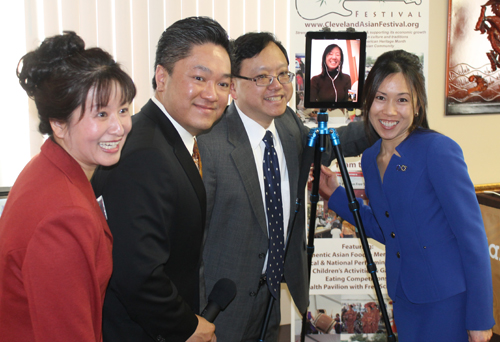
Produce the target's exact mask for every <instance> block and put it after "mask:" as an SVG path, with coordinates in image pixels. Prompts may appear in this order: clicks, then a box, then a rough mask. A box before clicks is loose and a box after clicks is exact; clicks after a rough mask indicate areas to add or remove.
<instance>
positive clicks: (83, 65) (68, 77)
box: [16, 31, 136, 135]
mask: <svg viewBox="0 0 500 342" xmlns="http://www.w3.org/2000/svg"><path fill="white" fill-rule="evenodd" d="M16 73H17V77H18V78H19V84H20V85H21V87H23V89H24V90H25V91H26V93H27V94H28V96H29V97H30V98H32V99H33V100H34V101H35V104H36V107H37V110H38V117H39V118H40V125H39V130H40V132H41V133H42V134H49V135H52V128H51V126H50V120H56V121H60V122H68V121H69V119H70V116H71V114H72V113H73V112H74V111H75V110H76V109H77V108H79V107H80V108H81V114H80V118H81V116H82V115H83V113H84V112H85V104H86V100H87V96H88V94H89V92H90V91H92V92H93V98H92V104H93V106H97V108H100V107H103V106H106V105H107V104H108V102H109V99H110V96H111V95H112V92H113V91H114V89H115V88H114V85H115V84H116V85H119V87H120V89H121V104H125V103H131V102H132V100H133V99H134V97H135V94H136V88H135V85H134V82H133V81H132V79H131V78H130V76H128V75H127V73H125V72H124V71H123V70H122V69H121V68H120V65H119V64H118V63H116V62H115V61H114V60H113V57H112V56H111V55H110V54H109V53H107V52H106V51H104V50H102V49H100V48H91V49H85V43H84V41H83V40H82V38H80V37H79V36H78V35H77V34H76V33H75V32H71V31H68V32H64V34H62V35H57V36H53V37H49V38H46V39H45V40H44V41H43V42H42V44H41V45H40V46H39V47H38V48H37V49H36V50H34V51H31V52H28V53H27V54H26V55H24V56H23V57H22V58H21V60H20V61H19V64H18V66H17V70H16Z"/></svg>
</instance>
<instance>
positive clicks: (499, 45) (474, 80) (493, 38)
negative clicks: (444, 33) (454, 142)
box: [446, 0, 500, 115]
mask: <svg viewBox="0 0 500 342" xmlns="http://www.w3.org/2000/svg"><path fill="white" fill-rule="evenodd" d="M446 73H447V75H446V114H447V115H457V114H489V113H500V80H499V78H500V0H449V9H448V45H447V65H446Z"/></svg>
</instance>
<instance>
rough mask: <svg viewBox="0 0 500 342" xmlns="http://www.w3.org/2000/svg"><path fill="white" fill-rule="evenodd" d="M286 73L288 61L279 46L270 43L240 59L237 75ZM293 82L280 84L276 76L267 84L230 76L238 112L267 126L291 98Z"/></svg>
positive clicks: (252, 76) (280, 112)
mask: <svg viewBox="0 0 500 342" xmlns="http://www.w3.org/2000/svg"><path fill="white" fill-rule="evenodd" d="M286 72H288V63H287V60H286V57H285V55H284V54H283V52H282V51H281V50H280V48H279V47H278V46H277V45H276V44H274V43H272V42H271V43H269V44H268V45H267V46H266V47H265V48H264V49H263V50H262V51H261V52H260V53H259V54H258V55H256V56H255V57H252V58H247V59H245V60H243V61H242V62H241V68H240V73H239V74H240V75H241V76H244V77H249V78H254V77H258V76H262V75H269V76H278V75H279V74H281V73H286ZM292 92H293V84H292V83H288V84H281V83H280V82H278V80H277V79H276V78H274V80H273V83H271V84H270V85H268V86H267V87H258V86H257V85H256V84H255V82H253V81H249V80H243V79H239V78H233V81H232V83H231V96H232V97H233V98H234V99H235V102H236V104H237V105H238V107H239V108H240V109H241V111H242V112H243V113H244V114H245V115H247V116H248V117H249V118H251V119H253V120H254V121H256V122H257V123H259V124H260V125H261V126H262V127H264V128H267V127H269V125H270V124H271V122H272V120H273V119H274V118H275V117H278V116H280V115H282V114H283V113H284V112H285V110H286V105H287V103H288V101H289V100H290V98H291V97H292Z"/></svg>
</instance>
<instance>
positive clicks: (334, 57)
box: [325, 47, 341, 70]
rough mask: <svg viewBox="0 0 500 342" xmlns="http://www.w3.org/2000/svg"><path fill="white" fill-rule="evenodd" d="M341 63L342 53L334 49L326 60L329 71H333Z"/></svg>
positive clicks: (336, 48) (338, 49)
mask: <svg viewBox="0 0 500 342" xmlns="http://www.w3.org/2000/svg"><path fill="white" fill-rule="evenodd" d="M340 61H341V52H340V48H338V47H334V48H333V49H332V51H330V52H329V53H328V54H327V55H326V58H325V63H326V66H327V67H328V70H333V69H336V68H337V67H338V66H339V64H340Z"/></svg>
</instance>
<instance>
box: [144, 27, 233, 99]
mask: <svg viewBox="0 0 500 342" xmlns="http://www.w3.org/2000/svg"><path fill="white" fill-rule="evenodd" d="M206 43H213V44H215V45H219V46H222V47H223V48H224V49H225V50H226V51H227V53H228V55H229V56H230V55H231V50H230V48H229V38H228V35H227V32H226V30H224V28H222V26H221V25H220V24H219V23H218V22H216V21H215V20H213V19H211V18H208V17H189V18H185V19H181V20H178V21H176V22H175V23H173V24H172V25H170V26H169V27H168V28H167V29H166V30H165V31H164V32H163V33H162V35H161V37H160V40H159V41H158V46H157V47H156V60H155V68H154V70H155V71H156V67H157V66H158V65H161V66H163V67H164V68H165V69H166V70H167V72H168V73H169V75H170V74H172V71H173V70H174V65H175V63H177V62H178V61H180V60H181V59H184V58H186V57H189V55H190V53H191V49H192V48H193V46H194V45H203V44H206ZM153 89H155V90H156V80H155V77H154V76H153Z"/></svg>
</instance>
